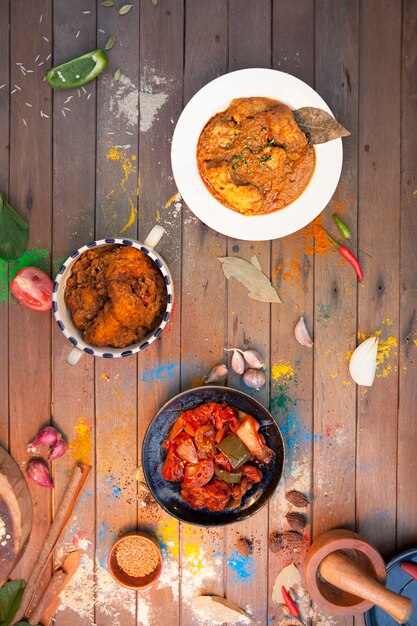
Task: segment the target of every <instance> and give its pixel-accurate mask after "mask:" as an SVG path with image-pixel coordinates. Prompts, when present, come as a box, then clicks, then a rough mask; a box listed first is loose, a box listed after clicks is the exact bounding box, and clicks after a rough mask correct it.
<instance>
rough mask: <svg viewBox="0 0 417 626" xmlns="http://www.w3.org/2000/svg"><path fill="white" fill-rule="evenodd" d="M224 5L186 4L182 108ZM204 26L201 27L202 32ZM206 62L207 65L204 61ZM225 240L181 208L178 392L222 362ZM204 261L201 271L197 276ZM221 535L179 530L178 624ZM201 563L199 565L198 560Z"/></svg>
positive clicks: (214, 576)
mask: <svg viewBox="0 0 417 626" xmlns="http://www.w3.org/2000/svg"><path fill="white" fill-rule="evenodd" d="M227 18H228V13H227V3H225V2H224V1H223V0H191V2H187V4H186V15H185V57H184V62H185V65H184V104H186V103H187V102H188V100H189V99H190V98H191V97H192V96H193V95H194V94H195V93H196V91H198V89H200V88H201V87H202V86H203V85H205V84H206V83H208V82H209V81H211V80H213V79H214V78H216V77H217V76H219V75H220V74H224V73H225V72H226V70H227V41H228V32H227ZM202 25H204V27H202ZM208 59H209V60H210V62H207V60H208ZM225 254H226V238H225V237H223V236H222V235H220V234H218V233H216V232H214V231H212V230H210V229H209V228H208V227H207V226H206V225H205V224H203V223H201V222H199V221H198V220H197V219H196V218H195V217H194V216H193V214H192V213H191V212H190V211H189V210H188V209H187V208H186V207H184V209H183V246H182V292H181V296H182V302H181V353H182V355H184V356H183V358H182V361H181V364H182V368H183V369H182V372H181V387H182V389H187V388H188V387H190V386H191V385H194V386H195V385H198V384H199V383H201V382H202V377H204V376H205V375H206V374H207V373H208V371H209V370H210V368H211V367H213V366H215V365H217V364H218V363H222V362H224V361H225V354H224V343H223V342H224V336H225V332H226V329H225V320H224V310H225V306H226V291H225V279H224V276H223V272H222V269H221V265H220V263H219V262H218V261H217V257H219V256H225ZM202 259H204V261H203V263H204V271H202V268H203V266H202ZM224 535H225V533H224V530H223V529H211V530H208V529H197V528H196V527H193V526H187V525H182V526H181V553H180V557H181V586H180V602H181V613H180V623H181V624H182V625H183V626H192V625H194V624H195V623H196V619H197V617H196V616H195V615H193V613H192V611H191V609H190V600H191V598H192V597H193V596H194V595H198V593H201V591H202V590H205V591H206V592H209V593H215V594H218V595H221V596H222V595H223V594H224V567H225V558H224V551H225V545H224ZM204 559H205V560H206V561H205V564H204V566H203V567H202V566H201V561H202V560H204Z"/></svg>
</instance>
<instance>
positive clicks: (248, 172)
mask: <svg viewBox="0 0 417 626" xmlns="http://www.w3.org/2000/svg"><path fill="white" fill-rule="evenodd" d="M197 163H198V169H199V172H200V176H201V177H202V179H203V181H204V183H205V184H206V186H207V188H208V189H209V191H210V193H211V194H212V195H213V196H214V197H215V198H216V199H217V200H219V202H221V203H222V204H223V205H225V206H226V207H228V208H229V209H233V210H234V211H237V212H238V213H241V214H242V215H263V214H266V213H271V212H272V211H276V210H278V209H282V208H284V207H286V206H288V205H289V204H290V203H291V202H293V201H294V200H295V199H296V198H298V197H299V196H300V195H301V194H302V192H303V191H304V190H305V188H306V187H307V185H308V184H309V182H310V180H311V177H312V175H313V172H314V167H315V152H314V148H313V146H312V145H310V144H309V143H308V139H307V136H306V134H305V133H304V132H303V131H302V130H301V129H300V127H299V126H298V124H297V122H296V121H295V119H294V115H293V113H292V111H291V109H290V108H289V107H288V106H286V105H285V104H282V102H279V101H278V100H272V99H270V98H237V99H235V100H232V102H231V104H230V106H229V107H228V108H227V109H226V110H225V111H222V112H221V113H217V114H216V115H214V116H213V117H212V118H211V119H210V120H209V122H208V123H207V124H206V126H205V128H204V129H203V131H202V133H201V135H200V138H199V141H198V146H197Z"/></svg>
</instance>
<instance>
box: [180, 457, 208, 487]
mask: <svg viewBox="0 0 417 626" xmlns="http://www.w3.org/2000/svg"><path fill="white" fill-rule="evenodd" d="M213 474H214V463H213V459H212V458H211V457H209V458H208V459H202V460H201V461H200V462H199V463H196V464H195V465H188V464H187V465H186V467H185V472H184V482H183V483H182V486H183V487H184V488H187V487H191V488H196V487H202V486H203V485H206V484H207V483H208V482H209V480H211V479H212V478H213Z"/></svg>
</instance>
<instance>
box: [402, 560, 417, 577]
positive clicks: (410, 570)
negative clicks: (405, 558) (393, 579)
mask: <svg viewBox="0 0 417 626" xmlns="http://www.w3.org/2000/svg"><path fill="white" fill-rule="evenodd" d="M400 567H401V569H402V570H404V572H405V573H406V574H408V575H409V576H411V578H414V579H415V580H417V565H416V564H415V563H401V564H400Z"/></svg>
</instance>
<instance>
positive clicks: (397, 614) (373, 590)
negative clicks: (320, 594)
mask: <svg viewBox="0 0 417 626" xmlns="http://www.w3.org/2000/svg"><path fill="white" fill-rule="evenodd" d="M319 572H320V575H321V576H322V578H324V580H326V581H327V582H329V583H331V584H332V585H334V586H335V587H338V588H339V589H343V591H347V592H348V593H351V594H353V595H355V596H357V597H359V598H362V599H364V600H369V601H370V602H373V604H376V606H378V607H379V608H380V609H383V610H384V611H385V612H386V613H388V615H391V617H392V618H393V619H395V620H396V621H397V622H399V623H400V624H403V623H404V622H407V621H408V620H409V619H410V617H411V614H412V612H413V603H412V602H411V600H410V598H406V597H404V596H400V595H399V594H397V593H394V592H393V591H390V590H389V589H386V587H384V586H383V585H381V583H379V582H378V581H377V580H375V579H374V578H372V577H371V576H369V574H367V573H366V572H364V571H363V570H361V569H360V568H359V567H358V565H357V564H356V563H355V562H354V561H352V560H351V559H349V557H347V556H346V555H345V554H343V552H339V551H335V552H332V553H331V554H329V555H328V556H326V557H325V558H324V559H323V561H322V562H321V563H320V567H319Z"/></svg>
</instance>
